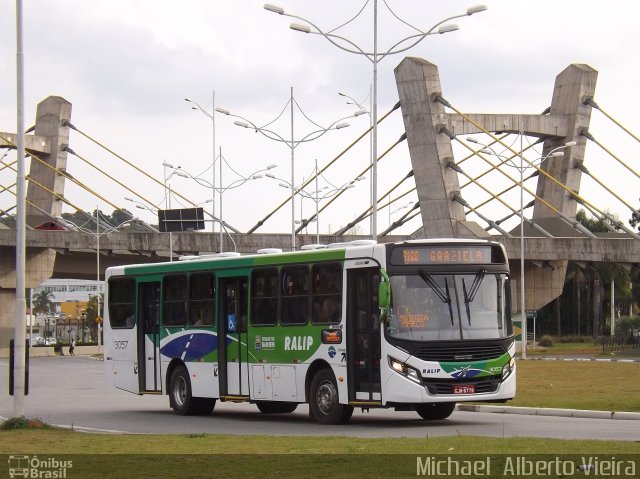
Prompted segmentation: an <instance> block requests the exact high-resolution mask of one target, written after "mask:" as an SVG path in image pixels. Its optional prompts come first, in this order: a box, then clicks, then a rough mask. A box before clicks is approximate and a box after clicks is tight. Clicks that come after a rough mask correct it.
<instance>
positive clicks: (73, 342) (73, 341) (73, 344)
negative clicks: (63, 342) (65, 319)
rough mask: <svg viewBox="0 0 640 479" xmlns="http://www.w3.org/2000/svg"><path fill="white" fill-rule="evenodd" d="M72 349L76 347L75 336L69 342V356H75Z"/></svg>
mask: <svg viewBox="0 0 640 479" xmlns="http://www.w3.org/2000/svg"><path fill="white" fill-rule="evenodd" d="M74 349H76V338H73V339H72V340H71V343H69V355H70V356H75V355H74V354H73V350H74Z"/></svg>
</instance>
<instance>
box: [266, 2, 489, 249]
mask: <svg viewBox="0 0 640 479" xmlns="http://www.w3.org/2000/svg"><path fill="white" fill-rule="evenodd" d="M367 3H368V0H367ZM365 6H366V3H365ZM387 8H389V7H388V6H387ZM264 9H265V10H267V11H270V12H273V13H277V14H278V15H283V16H286V17H290V18H295V19H298V20H301V21H303V22H305V23H306V24H307V25H302V24H299V23H291V24H290V25H289V28H291V29H292V30H296V31H299V32H302V33H310V34H316V35H321V36H322V37H324V38H325V39H326V40H327V41H328V42H329V43H331V44H332V45H334V46H336V47H338V48H340V49H341V50H344V51H346V52H349V53H355V54H356V55H362V56H364V57H365V58H366V59H367V60H369V61H370V62H371V63H372V64H373V107H372V112H371V113H372V115H373V131H372V136H373V139H372V144H373V146H372V152H373V154H372V157H373V164H372V165H371V177H372V178H371V181H372V185H373V186H372V197H373V201H372V205H371V208H372V212H371V225H372V231H371V237H372V239H374V240H375V239H377V236H378V232H377V228H378V225H377V222H378V220H377V216H378V204H377V203H378V198H377V196H378V63H379V62H380V61H381V60H383V59H384V58H386V57H387V56H389V55H395V54H397V53H402V52H405V51H407V50H409V49H411V48H412V47H414V46H416V45H417V44H418V43H420V42H421V41H422V40H424V39H425V38H426V37H427V36H429V35H435V34H444V33H449V32H453V31H456V30H458V29H459V27H458V26H457V25H451V24H447V25H443V24H444V23H446V22H448V21H450V20H454V19H456V18H462V17H466V16H471V15H474V14H476V13H480V12H483V11H485V10H486V9H487V7H486V6H485V5H476V6H472V7H469V8H468V9H467V10H466V12H465V13H463V14H459V15H453V16H451V17H447V18H445V19H443V20H441V21H439V22H438V23H436V24H434V25H433V26H432V27H431V28H429V29H428V30H421V29H419V28H416V27H414V26H413V25H410V24H409V23H408V22H406V21H404V20H402V19H400V17H398V16H397V15H396V14H395V13H393V12H392V11H391V10H390V9H389V11H391V13H392V14H393V15H394V16H395V17H396V18H397V19H398V20H400V21H401V22H402V23H404V24H406V25H408V26H409V27H411V28H413V29H414V30H416V31H417V32H418V33H416V34H414V35H410V36H408V37H406V38H403V39H402V40H400V41H398V42H396V43H395V44H394V45H392V46H391V47H390V48H388V49H387V50H386V51H384V52H382V53H379V51H378V0H374V1H373V51H366V50H365V49H363V48H361V47H359V46H358V45H357V44H356V43H354V42H353V41H351V40H349V39H348V38H345V37H343V36H342V35H337V34H336V33H334V32H335V31H336V30H337V28H336V29H333V30H331V31H328V32H326V31H323V30H322V29H321V28H320V27H318V26H317V25H316V24H315V23H313V22H312V21H310V20H308V19H306V18H303V17H300V16H298V15H293V14H291V13H287V12H285V11H284V9H283V8H282V7H280V6H277V5H273V4H268V3H267V4H265V5H264ZM363 9H364V6H363V7H362V9H361V10H360V11H359V12H358V14H357V15H356V16H355V17H353V18H352V19H350V20H349V21H347V22H345V23H344V24H342V25H341V26H340V27H338V28H341V27H343V26H345V25H347V24H348V23H350V22H351V21H353V20H354V19H355V18H356V17H358V16H359V15H360V13H361V12H362V11H363ZM406 43H408V45H407V44H406Z"/></svg>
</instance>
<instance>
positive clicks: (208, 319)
mask: <svg viewBox="0 0 640 479" xmlns="http://www.w3.org/2000/svg"><path fill="white" fill-rule="evenodd" d="M189 291H190V292H189V324H191V325H193V326H212V325H213V323H214V298H215V278H214V276H213V275H212V274H210V273H197V274H192V275H191V277H190V278H189Z"/></svg>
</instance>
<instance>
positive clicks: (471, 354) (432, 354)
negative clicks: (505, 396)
mask: <svg viewBox="0 0 640 479" xmlns="http://www.w3.org/2000/svg"><path fill="white" fill-rule="evenodd" d="M506 352H507V350H506V349H505V348H504V347H503V346H500V345H497V344H493V345H477V346H476V345H465V346H462V347H451V346H446V347H442V346H440V347H439V346H434V345H429V346H424V347H421V348H418V349H416V350H415V351H413V355H414V356H415V357H416V358H419V359H422V360H423V361H440V362H444V361H454V362H455V361H481V360H485V359H494V358H499V357H500V356H502V355H503V354H504V353H506Z"/></svg>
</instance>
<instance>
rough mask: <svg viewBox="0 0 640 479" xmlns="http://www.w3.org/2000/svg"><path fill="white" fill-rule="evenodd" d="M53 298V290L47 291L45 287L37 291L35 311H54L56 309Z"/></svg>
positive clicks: (34, 303) (43, 312)
mask: <svg viewBox="0 0 640 479" xmlns="http://www.w3.org/2000/svg"><path fill="white" fill-rule="evenodd" d="M53 298H54V294H53V293H52V292H51V291H47V290H45V289H43V290H41V291H39V292H38V293H36V294H35V295H34V296H33V311H34V313H42V314H47V313H52V312H53V311H54V304H53Z"/></svg>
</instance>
